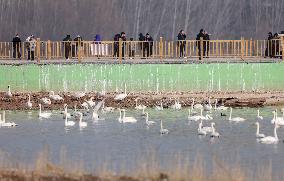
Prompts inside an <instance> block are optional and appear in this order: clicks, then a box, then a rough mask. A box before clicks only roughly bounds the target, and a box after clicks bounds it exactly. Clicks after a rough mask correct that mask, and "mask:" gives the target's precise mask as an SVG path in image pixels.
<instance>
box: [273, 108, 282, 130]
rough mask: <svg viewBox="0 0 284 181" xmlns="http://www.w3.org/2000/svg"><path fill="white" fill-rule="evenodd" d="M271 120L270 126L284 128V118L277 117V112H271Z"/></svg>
mask: <svg viewBox="0 0 284 181" xmlns="http://www.w3.org/2000/svg"><path fill="white" fill-rule="evenodd" d="M272 113H273V119H272V120H271V124H278V125H279V126H284V118H283V117H278V115H277V110H275V111H273V112H272Z"/></svg>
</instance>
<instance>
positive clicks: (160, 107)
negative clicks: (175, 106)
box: [155, 102, 164, 111]
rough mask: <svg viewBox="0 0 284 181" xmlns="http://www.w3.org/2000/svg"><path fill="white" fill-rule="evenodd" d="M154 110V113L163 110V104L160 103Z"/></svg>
mask: <svg viewBox="0 0 284 181" xmlns="http://www.w3.org/2000/svg"><path fill="white" fill-rule="evenodd" d="M155 110H156V111H162V110H164V107H163V103H162V102H161V104H160V106H157V105H156V106H155Z"/></svg>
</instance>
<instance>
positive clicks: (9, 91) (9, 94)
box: [4, 85, 13, 98]
mask: <svg viewBox="0 0 284 181" xmlns="http://www.w3.org/2000/svg"><path fill="white" fill-rule="evenodd" d="M4 96H5V97H7V98H11V97H12V96H13V95H12V92H11V87H10V85H8V90H7V92H5V94H4Z"/></svg>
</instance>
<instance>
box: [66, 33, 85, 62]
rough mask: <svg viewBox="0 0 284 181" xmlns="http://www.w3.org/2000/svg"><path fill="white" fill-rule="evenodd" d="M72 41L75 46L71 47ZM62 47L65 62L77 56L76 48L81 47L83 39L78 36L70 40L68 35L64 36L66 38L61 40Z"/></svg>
mask: <svg viewBox="0 0 284 181" xmlns="http://www.w3.org/2000/svg"><path fill="white" fill-rule="evenodd" d="M72 41H74V42H76V45H72ZM80 42H81V43H80ZM63 45H64V55H65V58H66V60H68V59H69V57H71V56H72V57H75V56H76V55H77V54H78V47H79V46H83V38H82V37H81V36H80V35H77V36H76V38H74V40H72V38H71V36H70V35H66V37H65V38H64V39H63Z"/></svg>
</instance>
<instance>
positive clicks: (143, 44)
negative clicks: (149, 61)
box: [113, 32, 154, 59]
mask: <svg viewBox="0 0 284 181" xmlns="http://www.w3.org/2000/svg"><path fill="white" fill-rule="evenodd" d="M113 40H114V55H113V56H114V57H116V58H118V57H119V41H120V40H121V41H122V46H121V47H122V51H121V53H122V58H124V57H125V53H126V52H125V51H126V46H127V43H126V41H127V39H126V34H125V32H121V33H120V34H116V35H115V36H114V39H113ZM129 40H130V41H129V43H128V56H129V58H130V59H132V58H134V57H135V54H136V51H137V45H138V46H139V50H140V51H141V52H142V55H143V56H142V58H145V57H150V56H152V55H153V45H154V40H153V38H152V37H151V36H150V34H149V33H146V35H145V36H144V35H143V33H140V34H139V39H138V40H139V43H138V44H137V43H136V42H134V38H130V39H129Z"/></svg>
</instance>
